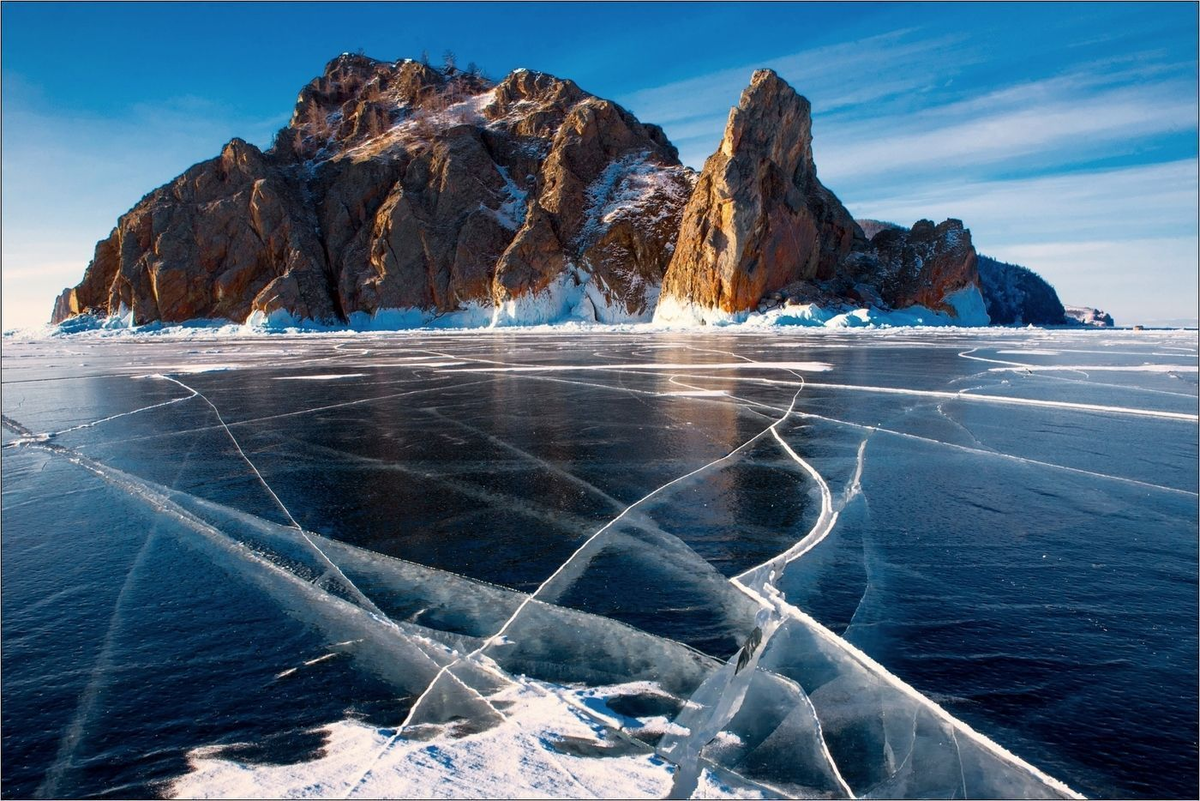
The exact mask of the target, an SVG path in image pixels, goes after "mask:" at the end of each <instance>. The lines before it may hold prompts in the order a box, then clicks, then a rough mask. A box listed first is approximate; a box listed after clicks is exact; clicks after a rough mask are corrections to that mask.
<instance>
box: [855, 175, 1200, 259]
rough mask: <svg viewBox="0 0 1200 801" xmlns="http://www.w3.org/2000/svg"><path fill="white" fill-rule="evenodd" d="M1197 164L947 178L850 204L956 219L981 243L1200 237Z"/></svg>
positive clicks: (901, 215)
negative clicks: (1002, 177)
mask: <svg viewBox="0 0 1200 801" xmlns="http://www.w3.org/2000/svg"><path fill="white" fill-rule="evenodd" d="M1196 198H1197V167H1196V162H1195V161H1194V160H1191V159H1184V160H1180V161H1173V162H1169V163H1166V164H1151V165H1144V166H1137V167H1126V168H1122V169H1110V170H1093V171H1085V172H1078V173H1068V174H1054V175H1046V176H1040V177H1036V178H1024V179H1020V180H979V181H964V180H961V179H959V180H954V179H951V180H945V181H942V182H936V183H934V182H930V183H927V184H925V185H922V186H915V187H914V186H909V187H904V186H895V187H891V188H890V190H888V191H887V192H886V193H880V194H876V195H873V196H869V197H863V198H862V199H859V200H851V201H848V207H849V209H850V211H851V212H852V213H853V214H854V215H855V216H856V217H859V218H863V217H867V218H874V219H882V220H889V221H891V222H897V223H901V224H904V225H909V224H911V223H913V222H914V221H916V220H918V219H920V218H922V217H928V218H931V219H938V220H941V219H944V218H946V217H958V218H960V219H962V220H963V221H964V222H965V223H966V225H967V226H968V227H969V228H971V230H972V231H973V234H974V240H975V243H976V244H977V245H978V246H979V247H980V249H981V250H984V251H985V252H991V250H994V249H995V248H997V247H999V246H1001V245H1002V244H1004V243H1013V242H1022V243H1032V242H1046V241H1064V240H1074V241H1088V240H1093V239H1106V240H1109V239H1119V238H1139V237H1159V236H1168V237H1169V236H1179V235H1182V234H1190V235H1192V236H1195V233H1196V214H1197V199H1196Z"/></svg>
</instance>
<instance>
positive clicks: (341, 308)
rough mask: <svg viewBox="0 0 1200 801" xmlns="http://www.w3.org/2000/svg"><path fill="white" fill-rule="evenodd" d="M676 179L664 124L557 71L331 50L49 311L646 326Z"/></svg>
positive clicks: (155, 203) (671, 223)
mask: <svg viewBox="0 0 1200 801" xmlns="http://www.w3.org/2000/svg"><path fill="white" fill-rule="evenodd" d="M691 183H692V173H691V171H690V170H688V169H687V168H686V167H683V166H682V165H681V164H680V163H679V159H678V156H677V153H676V150H675V148H674V147H673V146H672V145H671V144H670V142H669V141H668V140H667V138H666V136H665V135H664V134H663V132H662V130H661V129H659V128H658V127H656V126H653V125H644V124H642V123H640V122H639V121H638V120H637V119H635V118H634V117H633V116H632V115H631V114H629V112H627V111H625V110H624V109H622V108H621V107H620V106H617V105H616V104H614V103H612V102H610V101H607V100H602V99H600V98H597V97H594V96H592V95H589V94H588V93H586V92H584V91H583V90H582V89H580V88H579V87H578V86H576V85H575V84H574V83H573V82H571V81H568V80H562V79H559V78H555V77H553V76H550V75H545V74H542V73H536V72H530V71H527V70H517V71H515V72H513V73H512V74H510V75H509V76H507V77H506V78H505V79H503V80H502V81H500V82H499V83H492V82H491V81H488V80H487V79H485V78H484V77H482V76H481V75H478V74H475V73H467V72H462V71H460V70H456V69H453V68H447V69H444V70H438V69H434V68H432V67H430V66H428V65H425V64H421V63H418V62H415V61H410V60H402V61H399V62H395V63H388V62H380V61H376V60H374V59H371V58H367V57H365V56H361V55H343V56H340V57H339V58H337V59H334V60H333V61H331V62H330V63H329V64H328V65H327V66H326V68H325V71H324V72H323V74H322V75H321V76H320V77H318V78H316V79H314V80H313V81H312V82H310V83H309V84H308V85H307V86H305V87H304V88H303V89H302V90H301V92H300V95H299V97H298V98H297V101H296V107H295V110H294V112H293V114H292V118H291V121H290V122H289V123H288V125H287V127H285V128H284V129H282V130H281V131H280V132H279V134H278V135H277V136H276V139H275V143H274V145H273V147H272V148H271V149H270V150H268V151H266V152H265V153H264V152H260V151H259V150H258V149H257V148H255V147H253V146H252V145H249V144H247V143H245V142H242V141H240V140H234V141H232V142H230V143H229V145H227V146H226V147H225V149H224V150H223V151H222V154H221V155H220V156H219V157H218V158H216V159H213V160H210V161H207V162H203V163H201V164H197V165H196V166H194V167H192V168H191V169H189V170H188V171H187V172H185V173H184V174H183V175H181V176H180V177H179V178H177V179H175V180H174V181H172V182H171V183H169V184H167V185H166V186H164V187H162V188H160V189H157V190H155V191H154V192H152V193H150V194H149V195H147V196H146V197H145V198H143V199H142V201H141V202H139V203H138V204H137V205H136V206H135V207H134V208H133V209H131V210H130V211H129V212H128V213H126V214H125V215H124V216H122V217H121V219H120V220H119V221H118V224H117V227H116V228H115V229H114V231H113V233H112V234H111V235H110V236H109V238H108V239H106V240H104V241H102V242H101V243H99V244H98V245H97V247H96V254H95V258H94V259H93V261H92V263H91V265H89V267H88V269H87V271H86V273H85V275H84V279H83V281H82V283H80V284H79V286H77V287H74V288H71V289H68V290H65V291H64V292H63V294H62V295H61V296H60V297H59V298H58V300H57V301H56V303H55V307H54V313H53V321H54V322H59V321H61V320H63V319H66V318H67V317H69V316H72V315H75V314H83V313H91V314H97V315H109V314H117V313H120V312H121V311H122V309H124V310H126V311H131V312H132V313H133V316H134V320H135V322H137V323H139V324H141V323H147V322H151V321H159V320H161V321H163V322H179V321H183V320H187V319H194V318H226V319H230V320H234V321H238V322H240V321H242V320H245V319H246V318H247V317H248V316H249V315H251V314H253V313H259V314H260V315H262V316H265V317H267V318H272V317H278V318H279V319H281V320H288V321H298V320H312V321H316V322H319V323H342V322H346V321H351V322H354V321H356V320H357V321H359V322H362V321H363V320H364V319H365V320H366V321H368V322H369V320H370V317H371V316H372V315H375V314H377V313H379V312H382V311H385V310H390V309H401V310H410V311H416V312H419V313H420V314H421V315H423V316H424V319H431V318H433V317H436V316H440V315H447V314H453V313H456V312H460V311H470V310H474V311H475V312H476V313H477V316H478V314H479V313H482V314H483V316H484V317H486V316H487V314H488V313H490V312H489V310H504V309H507V310H508V313H509V314H510V316H511V315H512V314H514V313H515V312H514V311H513V309H514V308H516V306H519V305H520V304H524V306H522V308H526V309H537V310H538V311H537V313H538V314H542V315H549V316H554V315H556V314H557V315H562V314H566V313H571V312H579V313H584V314H591V315H595V316H596V317H598V318H601V319H626V318H641V319H648V317H649V314H650V313H651V311H652V309H653V305H654V301H655V299H656V297H657V293H658V287H659V285H660V283H661V281H662V276H663V274H664V272H665V271H666V267H667V263H668V261H669V259H670V254H671V249H672V246H673V242H674V235H675V231H676V230H677V228H678V224H679V219H680V217H681V216H682V212H683V207H684V204H685V203H686V200H687V196H688V194H689V192H690V190H691ZM585 300H586V303H585V302H583V301H585ZM551 307H553V308H551ZM516 321H520V320H519V319H517V320H516Z"/></svg>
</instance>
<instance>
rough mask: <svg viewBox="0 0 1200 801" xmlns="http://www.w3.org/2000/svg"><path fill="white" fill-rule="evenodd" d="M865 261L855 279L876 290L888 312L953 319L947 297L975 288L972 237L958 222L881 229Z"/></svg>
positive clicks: (977, 272) (975, 259)
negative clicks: (920, 311)
mask: <svg viewBox="0 0 1200 801" xmlns="http://www.w3.org/2000/svg"><path fill="white" fill-rule="evenodd" d="M868 255H869V259H867V260H864V261H863V262H860V264H862V265H863V267H862V268H861V271H860V272H859V273H858V275H856V276H855V277H856V278H857V279H858V280H860V281H865V282H867V283H869V284H871V285H872V286H874V287H875V288H876V289H877V290H878V292H879V294H880V296H881V297H882V299H883V302H884V303H886V304H887V305H888V306H891V307H892V308H896V309H902V308H905V307H907V306H924V307H926V308H928V309H933V310H934V311H943V312H947V313H949V314H951V315H955V314H956V310H955V308H954V307H953V306H952V305H950V304H949V303H948V302H947V300H946V298H947V296H949V295H951V294H952V293H954V292H957V291H958V290H960V289H965V288H967V287H969V286H976V287H978V286H979V270H978V260H977V256H976V253H975V247H974V246H973V245H972V244H971V232H970V231H968V230H967V229H966V228H963V224H962V221H961V220H946V221H945V222H942V223H940V224H938V225H934V224H933V222H931V221H930V220H919V221H918V222H917V223H916V224H914V225H913V227H912V228H910V229H907V230H905V229H904V228H899V227H890V228H883V229H881V230H879V231H878V232H877V233H876V234H875V236H874V237H873V238H872V239H871V246H870V249H869V251H868Z"/></svg>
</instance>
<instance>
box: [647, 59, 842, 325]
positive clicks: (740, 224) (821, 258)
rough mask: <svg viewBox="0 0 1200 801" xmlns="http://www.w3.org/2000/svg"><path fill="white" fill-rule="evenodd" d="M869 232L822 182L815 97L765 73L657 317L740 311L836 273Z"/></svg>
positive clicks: (679, 250) (700, 201)
mask: <svg viewBox="0 0 1200 801" xmlns="http://www.w3.org/2000/svg"><path fill="white" fill-rule="evenodd" d="M856 245H860V246H861V245H865V239H864V237H863V234H862V231H861V230H860V229H859V227H858V225H857V224H856V223H855V222H854V220H853V218H851V216H850V214H849V213H848V212H847V211H846V209H845V208H844V207H843V206H842V204H841V203H840V202H839V201H838V199H837V198H836V197H835V196H834V195H833V193H832V192H830V191H829V190H827V189H826V188H825V187H824V186H822V185H821V183H820V181H818V180H817V175H816V169H815V167H814V166H813V160H812V114H811V108H810V105H809V102H808V101H807V100H806V99H804V98H803V97H801V96H800V95H798V94H797V93H796V92H795V90H793V89H792V88H791V87H790V86H789V85H788V84H787V83H786V82H785V81H783V80H782V79H781V78H780V77H779V76H778V75H776V74H775V73H774V72H773V71H771V70H758V71H757V72H755V73H754V75H753V77H752V79H751V82H750V85H749V86H748V87H747V88H746V90H745V91H744V92H743V93H742V96H741V99H740V101H739V102H738V105H737V107H736V108H734V109H732V110H731V111H730V114H729V122H728V124H727V125H726V127H725V135H724V137H723V139H722V141H721V144H720V147H719V148H718V149H717V151H716V152H715V153H713V155H712V156H710V157H709V158H708V160H707V161H706V162H705V163H704V169H703V171H702V172H701V174H700V179H699V181H698V182H697V185H696V190H695V192H694V193H693V194H692V197H691V199H690V201H689V202H688V205H687V208H686V210H685V211H684V217H683V223H682V226H681V228H680V232H679V238H678V240H677V242H676V247H675V253H674V255H673V257H672V259H671V264H670V266H669V268H668V270H667V275H666V278H665V280H664V283H663V299H662V302H661V303H660V306H659V309H658V311H657V312H656V319H659V320H664V321H686V320H695V319H699V320H708V319H709V318H711V319H713V320H719V319H728V318H730V317H735V318H736V317H738V316H740V315H743V314H745V313H746V312H748V311H750V310H752V309H754V308H756V307H757V305H758V303H759V301H760V300H761V299H762V297H763V296H764V295H765V294H767V293H770V292H774V291H776V290H779V289H781V288H782V287H784V286H787V285H789V284H791V283H793V282H796V281H806V280H811V279H828V278H832V277H833V275H834V273H835V270H836V268H837V266H838V264H839V263H840V262H841V260H842V259H843V258H844V257H845V256H846V254H847V253H849V252H850V250H851V248H853V247H855V246H856Z"/></svg>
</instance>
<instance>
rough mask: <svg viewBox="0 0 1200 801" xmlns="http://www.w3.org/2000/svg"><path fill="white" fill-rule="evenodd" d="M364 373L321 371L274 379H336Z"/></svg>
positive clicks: (354, 376)
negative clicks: (315, 373) (319, 373)
mask: <svg viewBox="0 0 1200 801" xmlns="http://www.w3.org/2000/svg"><path fill="white" fill-rule="evenodd" d="M365 375H366V373H322V374H321V375H284V376H279V377H278V378H276V379H275V380H276V381H337V380H338V379H342V378H362V377H363V376H365Z"/></svg>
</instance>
